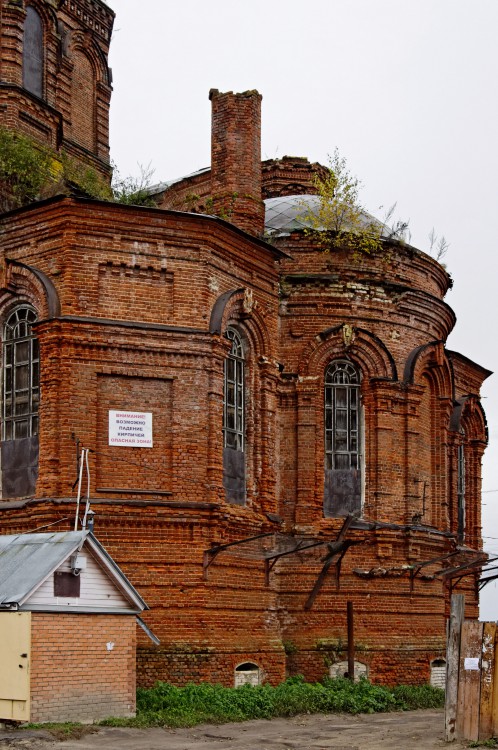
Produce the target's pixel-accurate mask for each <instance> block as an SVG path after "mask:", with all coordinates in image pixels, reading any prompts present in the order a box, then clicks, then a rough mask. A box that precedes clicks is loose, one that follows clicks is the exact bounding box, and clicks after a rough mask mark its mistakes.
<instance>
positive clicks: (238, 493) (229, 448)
mask: <svg viewBox="0 0 498 750" xmlns="http://www.w3.org/2000/svg"><path fill="white" fill-rule="evenodd" d="M226 336H227V338H228V339H229V340H230V341H231V342H232V348H231V350H230V353H229V354H228V356H227V358H226V360H225V367H224V388H223V486H224V488H225V496H226V499H227V500H228V501H229V502H231V503H237V504H238V505H243V504H244V503H245V494H246V492H245V491H246V478H245V392H244V390H245V382H244V381H245V357H244V348H243V345H242V339H241V337H240V335H239V333H238V332H237V331H236V330H234V329H233V328H228V330H227V333H226Z"/></svg>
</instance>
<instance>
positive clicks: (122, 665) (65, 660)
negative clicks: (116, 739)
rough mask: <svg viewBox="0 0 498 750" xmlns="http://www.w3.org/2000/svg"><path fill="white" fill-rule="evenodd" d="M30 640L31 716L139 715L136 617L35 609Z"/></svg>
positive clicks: (76, 718)
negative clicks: (45, 611) (108, 646)
mask: <svg viewBox="0 0 498 750" xmlns="http://www.w3.org/2000/svg"><path fill="white" fill-rule="evenodd" d="M31 643H32V662H31V721H34V722H40V721H81V722H91V721H95V720H99V719H104V718H106V717H108V716H134V714H135V683H136V670H135V646H136V623H135V618H134V617H130V616H129V615H86V614H75V615H67V614H63V613H55V614H49V613H33V615H32V633H31ZM108 643H113V644H114V646H113V648H112V650H108V649H107V644H108Z"/></svg>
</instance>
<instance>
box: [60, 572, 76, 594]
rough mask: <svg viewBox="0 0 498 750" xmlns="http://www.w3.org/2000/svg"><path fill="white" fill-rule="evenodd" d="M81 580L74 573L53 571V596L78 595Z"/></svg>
mask: <svg viewBox="0 0 498 750" xmlns="http://www.w3.org/2000/svg"><path fill="white" fill-rule="evenodd" d="M80 591H81V580H80V577H79V576H76V575H74V573H65V572H64V571H56V572H55V573H54V596H69V597H79V595H80Z"/></svg>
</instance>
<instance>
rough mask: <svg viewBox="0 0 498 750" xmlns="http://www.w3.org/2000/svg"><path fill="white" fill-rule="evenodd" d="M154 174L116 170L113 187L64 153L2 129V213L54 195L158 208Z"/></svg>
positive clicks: (0, 165) (0, 176)
mask: <svg viewBox="0 0 498 750" xmlns="http://www.w3.org/2000/svg"><path fill="white" fill-rule="evenodd" d="M153 173H154V172H153V170H152V169H151V168H150V166H149V167H146V168H143V167H140V174H139V176H138V177H131V176H129V177H124V178H123V177H121V175H120V173H119V170H118V169H117V168H116V167H114V168H113V181H112V185H110V184H109V181H108V180H107V179H105V177H103V176H102V175H101V174H100V173H99V172H98V171H97V170H96V169H94V168H93V167H92V166H90V165H85V164H82V163H81V162H79V161H77V160H76V159H74V158H73V157H71V156H69V155H68V154H67V153H66V152H65V151H54V150H52V149H49V148H47V147H45V146H42V145H40V144H39V143H37V142H36V141H34V140H33V139H31V138H29V137H27V136H25V135H22V134H21V133H14V132H13V131H11V130H9V129H8V128H3V127H0V211H10V210H12V209H15V208H21V207H22V206H27V205H29V204H30V203H33V202H34V201H37V200H41V199H43V198H50V197H52V196H54V195H79V196H84V197H88V198H97V199H99V200H108V201H115V202H117V203H125V204H127V205H139V206H155V205H156V202H155V200H154V198H153V196H152V195H151V194H150V189H149V188H150V183H151V177H152V175H153Z"/></svg>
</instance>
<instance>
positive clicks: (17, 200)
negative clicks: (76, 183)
mask: <svg viewBox="0 0 498 750" xmlns="http://www.w3.org/2000/svg"><path fill="white" fill-rule="evenodd" d="M58 171H59V170H58V167H57V164H56V162H55V161H54V158H53V154H52V153H51V152H50V150H49V149H46V148H43V147H41V146H37V145H35V144H34V142H33V141H32V140H31V139H30V138H27V137H26V136H23V135H20V134H16V133H13V132H12V131H10V130H8V129H7V128H0V209H1V210H2V211H9V210H11V209H13V208H19V207H20V206H24V205H26V204H27V203H31V202H32V201H35V200H38V199H39V198H40V197H42V194H43V190H44V188H45V187H46V186H47V185H49V184H50V183H53V182H55V181H57V179H58V175H57V172H58Z"/></svg>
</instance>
